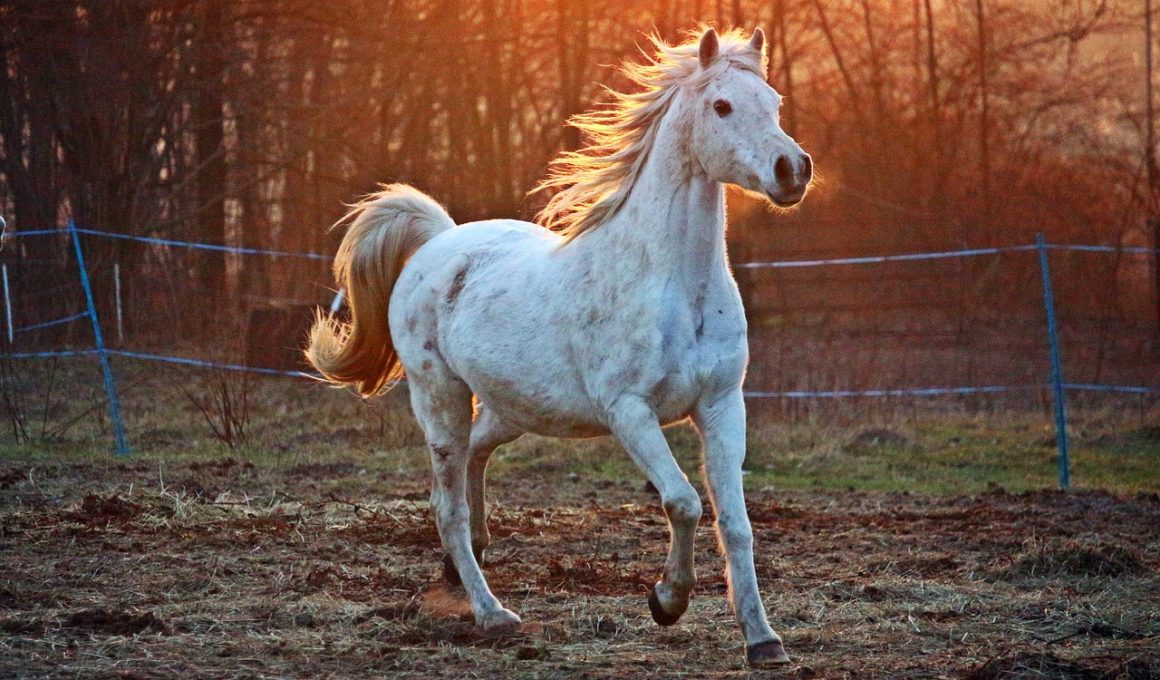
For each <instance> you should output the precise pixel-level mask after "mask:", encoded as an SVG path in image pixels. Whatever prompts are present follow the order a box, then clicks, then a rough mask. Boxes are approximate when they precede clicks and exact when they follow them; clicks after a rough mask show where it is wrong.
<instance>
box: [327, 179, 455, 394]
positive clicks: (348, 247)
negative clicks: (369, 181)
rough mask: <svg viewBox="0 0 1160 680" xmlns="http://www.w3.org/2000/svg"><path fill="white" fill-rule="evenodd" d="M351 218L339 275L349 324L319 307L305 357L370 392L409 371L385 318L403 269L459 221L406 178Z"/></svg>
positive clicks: (332, 378)
mask: <svg viewBox="0 0 1160 680" xmlns="http://www.w3.org/2000/svg"><path fill="white" fill-rule="evenodd" d="M346 222H349V223H350V227H349V228H347V231H346V235H345V236H344V237H343V239H342V245H340V246H339V248H338V254H337V255H335V258H334V277H335V279H336V280H337V281H338V284H339V285H340V286H342V287H344V288H346V295H347V299H348V301H349V302H348V304H349V305H350V323H343V322H341V321H339V320H337V319H335V318H333V317H332V316H330V315H328V314H325V313H323V312H322V311H319V313H318V316H317V318H316V319H315V322H314V326H313V327H312V328H311V329H310V344H309V346H307V348H306V360H307V361H309V362H310V364H311V365H312V366H314V368H315V369H317V370H318V372H319V373H321V374H322V376H323V377H324V378H325V379H326V380H327V381H328V382H330V383H333V384H334V385H337V386H347V385H350V386H353V387H354V388H355V389H356V390H358V393H359V394H361V395H362V396H364V397H371V396H375V395H377V394H381V393H382V392H385V391H386V390H387V388H389V387H390V386H391V384H393V382H394V381H396V380H398V379H399V378H402V377H403V367H402V365H401V364H400V363H399V357H398V355H397V354H396V353H395V346H394V344H393V343H392V342H391V334H390V329H389V328H388V325H387V306H388V304H389V302H390V299H391V291H392V290H393V289H394V287H395V281H396V280H397V279H398V278H399V272H400V271H402V269H403V265H404V264H405V263H406V261H407V258H409V257H410V256H411V255H412V254H413V253H414V252H415V251H416V250H418V249H419V246H422V245H423V244H424V243H426V242H427V241H430V240H431V239H432V238H434V237H435V236H436V235H437V234H440V233H442V232H444V231H446V230H448V229H450V228H452V227H454V226H455V222H454V221H453V220H452V219H451V217H450V216H449V215H448V214H447V211H446V210H444V209H443V207H442V206H440V205H439V204H438V203H436V202H435V201H434V200H433V199H432V198H431V197H429V196H427V195H426V194H424V193H422V192H420V191H419V190H418V189H415V188H413V187H409V186H407V185H405V184H391V185H386V186H383V188H382V190H381V191H379V192H377V193H374V194H371V195H369V196H367V197H366V198H364V199H363V200H361V201H359V202H358V203H356V204H355V205H353V206H351V210H350V212H348V213H347V214H346V216H345V217H343V218H342V219H341V220H339V221H338V224H343V223H346ZM335 226H337V225H335Z"/></svg>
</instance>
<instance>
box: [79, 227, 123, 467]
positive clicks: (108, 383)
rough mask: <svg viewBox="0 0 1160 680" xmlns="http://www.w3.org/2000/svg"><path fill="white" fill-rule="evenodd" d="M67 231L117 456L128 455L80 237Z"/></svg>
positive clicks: (118, 400)
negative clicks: (77, 271)
mask: <svg viewBox="0 0 1160 680" xmlns="http://www.w3.org/2000/svg"><path fill="white" fill-rule="evenodd" d="M68 231H69V234H70V235H72V241H73V246H74V247H75V248H76V252H77V267H79V268H80V270H81V287H82V288H84V290H85V302H86V303H87V304H88V307H89V320H90V321H92V322H93V336H94V338H95V340H96V343H97V357H98V358H99V359H100V360H101V373H102V374H103V375H104V378H105V393H106V394H107V395H108V399H109V419H110V420H112V421H113V437H114V439H115V440H116V445H117V448H116V451H117V454H118V455H125V454H127V453H129V442H128V440H127V439H126V438H125V421H124V420H122V419H121V400H120V399H119V398H118V397H117V381H116V380H115V379H114V378H113V367H112V366H111V365H110V364H109V353H108V352H107V351H106V350H105V339H104V337H103V336H102V335H101V322H100V319H98V318H97V306H96V304H94V303H93V288H92V286H91V285H90V284H89V272H88V270H87V269H86V268H85V255H84V252H83V251H82V250H81V237H80V234H78V233H77V225H76V223H75V222H73V221H72V220H69V221H68Z"/></svg>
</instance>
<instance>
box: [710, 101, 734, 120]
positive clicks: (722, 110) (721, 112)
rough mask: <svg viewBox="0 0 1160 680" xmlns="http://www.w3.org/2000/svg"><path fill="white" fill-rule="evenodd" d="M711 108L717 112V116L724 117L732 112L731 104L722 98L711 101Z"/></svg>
mask: <svg viewBox="0 0 1160 680" xmlns="http://www.w3.org/2000/svg"><path fill="white" fill-rule="evenodd" d="M713 110H714V111H716V112H717V115H718V116H721V117H722V118H724V117H725V116H728V115H729V114H731V113H733V105H732V104H730V103H729V102H727V101H725V100H724V99H718V100H717V101H715V102H713Z"/></svg>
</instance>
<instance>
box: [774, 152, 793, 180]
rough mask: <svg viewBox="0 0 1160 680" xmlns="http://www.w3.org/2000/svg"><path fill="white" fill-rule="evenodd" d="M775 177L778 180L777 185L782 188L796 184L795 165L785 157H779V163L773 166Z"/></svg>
mask: <svg viewBox="0 0 1160 680" xmlns="http://www.w3.org/2000/svg"><path fill="white" fill-rule="evenodd" d="M773 175H774V177H776V178H777V183H778V184H779V185H781V186H782V187H789V186H793V185H794V184H795V182H794V176H793V163H790V162H789V159H788V158H786V157H785V156H778V157H777V162H776V163H774V165H773Z"/></svg>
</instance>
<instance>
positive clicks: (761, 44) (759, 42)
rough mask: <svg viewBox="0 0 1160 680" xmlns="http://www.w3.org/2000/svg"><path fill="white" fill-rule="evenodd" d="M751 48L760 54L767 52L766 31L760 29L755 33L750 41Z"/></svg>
mask: <svg viewBox="0 0 1160 680" xmlns="http://www.w3.org/2000/svg"><path fill="white" fill-rule="evenodd" d="M749 46H750V47H752V48H753V49H755V50H757V51H758V52H763V51H764V50H765V31H763V30H761V29H760V28H758V29H757V30H755V31H753V37H752V38H750V39H749Z"/></svg>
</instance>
